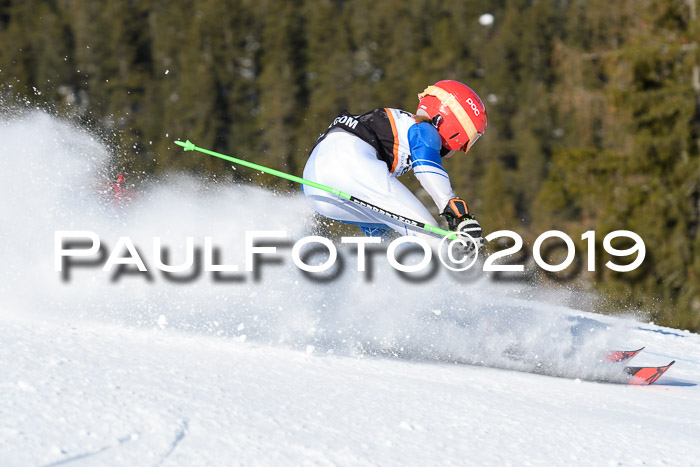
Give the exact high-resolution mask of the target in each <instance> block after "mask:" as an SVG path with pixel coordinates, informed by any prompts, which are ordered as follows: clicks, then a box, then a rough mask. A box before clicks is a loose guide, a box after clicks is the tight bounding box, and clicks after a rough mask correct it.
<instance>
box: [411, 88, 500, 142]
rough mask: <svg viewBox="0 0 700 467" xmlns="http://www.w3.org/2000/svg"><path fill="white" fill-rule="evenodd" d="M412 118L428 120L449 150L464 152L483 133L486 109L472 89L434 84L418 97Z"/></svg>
mask: <svg viewBox="0 0 700 467" xmlns="http://www.w3.org/2000/svg"><path fill="white" fill-rule="evenodd" d="M418 99H420V102H419V103H418V110H417V111H416V115H418V116H424V117H428V118H430V119H431V120H432V122H433V125H435V127H436V128H437V130H438V133H440V139H441V140H442V145H443V146H444V147H445V148H447V149H449V150H450V151H456V150H458V149H461V150H462V151H464V152H467V151H468V150H469V148H471V147H472V145H473V144H474V143H476V140H477V139H479V137H480V136H481V135H483V134H484V131H486V121H487V119H488V118H487V116H486V108H485V107H484V103H483V102H481V99H479V96H477V95H476V93H475V92H474V91H472V89H471V88H470V87H469V86H467V85H464V84H462V83H460V82H459V81H452V80H445V81H438V82H437V83H435V84H434V85H432V86H428V87H427V88H426V89H425V91H423V92H422V93H420V94H418Z"/></svg>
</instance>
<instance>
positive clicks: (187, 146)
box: [175, 140, 456, 239]
mask: <svg viewBox="0 0 700 467" xmlns="http://www.w3.org/2000/svg"><path fill="white" fill-rule="evenodd" d="M175 144H177V145H178V146H182V147H183V148H184V149H185V151H199V152H201V153H204V154H208V155H210V156H214V157H218V158H219V159H224V160H227V161H229V162H233V163H234V164H239V165H243V166H245V167H249V168H251V169H255V170H259V171H260V172H264V173H268V174H270V175H275V176H277V177H280V178H284V179H287V180H291V181H293V182H297V183H301V184H302V185H308V186H311V187H314V188H317V189H319V190H322V191H327V192H328V193H333V194H334V195H336V196H340V197H341V198H344V199H347V200H348V201H351V202H353V203H355V204H357V205H359V206H362V207H364V208H367V209H371V210H372V211H374V212H378V213H379V214H383V215H385V216H387V217H390V218H392V219H394V220H397V221H399V222H402V223H404V224H406V225H408V226H411V227H416V228H419V229H422V230H427V231H428V232H431V233H434V234H437V235H440V236H446V235H447V236H449V237H448V238H450V239H454V238H456V235H455V233H454V232H451V231H449V230H444V229H441V228H439V227H435V226H432V225H429V224H426V223H424V222H420V221H417V220H413V219H410V218H408V217H405V216H402V215H400V214H395V213H393V212H390V211H387V210H386V209H382V208H381V207H379V206H375V205H374V204H372V203H368V202H367V201H364V200H361V199H359V198H356V197H354V196H352V195H349V194H347V193H344V192H342V191H340V190H337V189H335V188H331V187H329V186H326V185H323V184H321V183H316V182H314V181H311V180H306V179H304V178H301V177H297V176H295V175H291V174H288V173H284V172H280V171H279V170H275V169H270V168H268V167H264V166H262V165H258V164H254V163H252V162H248V161H244V160H242V159H236V158H235V157H231V156H227V155H225V154H221V153H218V152H214V151H210V150H209V149H204V148H200V147H197V146H195V145H194V143H192V142H190V140H187V141H185V142H182V141H175Z"/></svg>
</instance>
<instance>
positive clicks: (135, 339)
mask: <svg viewBox="0 0 700 467" xmlns="http://www.w3.org/2000/svg"><path fill="white" fill-rule="evenodd" d="M0 138H2V140H3V141H4V142H5V145H4V147H3V149H2V151H3V152H2V157H1V158H0V177H1V179H0V190H2V192H1V193H0V195H2V198H3V199H11V200H12V202H11V203H4V204H3V205H2V208H0V220H1V221H2V223H3V226H6V227H5V229H4V231H3V232H2V234H1V235H2V240H3V242H2V247H0V248H1V249H0V257H2V258H3V266H4V267H3V269H2V270H1V271H0V297H2V298H0V460H1V462H0V463H1V464H2V465H11V466H14V465H17V466H19V465H80V464H84V465H161V464H163V465H240V464H254V465H273V464H281V465H299V464H319V465H367V464H375V465H436V464H477V465H482V464H488V465H495V464H499V465H502V464H503V465H527V464H556V465H561V464H565V463H571V464H595V465H601V464H610V465H629V464H641V463H645V464H651V465H658V464H662V463H669V464H674V465H692V464H698V463H699V462H700V443H698V439H700V404H699V403H698V402H700V397H699V396H700V389H699V388H698V386H697V381H698V377H697V374H698V368H699V366H700V336H698V335H696V334H692V333H688V332H684V331H679V330H674V329H669V328H663V327H659V326H656V325H653V324H645V323H643V322H641V321H638V320H637V319H635V318H634V317H609V316H602V315H596V314H592V313H587V312H585V311H582V310H580V309H585V308H587V307H588V305H589V304H590V303H592V301H591V300H594V299H595V297H589V296H581V295H579V294H573V295H572V294H569V293H566V292H561V291H552V290H548V289H545V288H543V287H542V286H525V285H519V284H514V283H506V284H503V283H496V282H493V281H492V280H490V279H489V278H483V277H478V278H476V279H475V280H473V281H471V282H468V283H464V284H454V283H453V282H447V283H448V284H450V285H451V286H452V287H451V288H450V290H451V293H449V294H447V293H445V289H446V287H445V284H446V281H452V279H450V278H449V277H444V276H438V277H437V278H435V279H434V280H431V281H428V282H427V283H408V282H405V281H404V280H402V279H400V278H399V277H398V276H397V275H395V274H393V273H392V271H390V270H389V269H388V268H387V267H386V265H384V264H383V263H381V262H380V263H379V264H376V265H375V268H374V280H367V278H366V277H365V276H363V275H361V274H360V273H357V272H353V271H352V270H351V268H347V269H348V270H346V271H345V272H344V274H343V275H341V276H340V277H339V279H337V280H336V281H333V282H329V283H317V282H313V281H310V280H309V279H308V278H306V277H305V276H303V275H302V274H301V273H300V272H299V271H298V270H296V269H295V268H294V267H293V264H291V261H290V260H289V259H288V258H287V259H286V260H284V259H283V260H282V261H281V262H280V264H270V265H266V266H265V267H264V268H263V270H262V273H261V277H259V278H258V279H255V278H253V277H250V276H246V275H244V276H243V280H241V281H230V282H223V283H216V282H215V281H213V280H212V278H211V277H209V276H207V275H202V277H199V278H197V279H196V280H192V281H186V282H182V283H176V282H172V281H169V280H166V279H165V278H164V277H163V276H162V275H161V274H159V273H158V272H157V271H156V272H154V274H152V277H151V279H152V280H150V281H149V280H147V279H145V278H144V277H143V276H139V275H134V274H132V275H125V276H123V277H120V278H119V279H118V280H116V281H113V280H111V276H110V274H106V273H104V272H102V271H101V270H100V268H76V269H75V270H74V271H73V272H72V275H71V280H70V282H65V281H63V280H61V277H60V273H58V272H56V271H54V269H53V266H54V264H53V247H54V244H53V241H54V231H55V230H59V229H78V230H79V229H88V230H93V231H95V232H98V233H99V236H100V238H101V239H102V240H103V241H104V242H105V244H108V245H109V246H110V247H113V246H114V245H115V244H116V242H117V239H118V238H119V237H120V236H125V235H127V236H129V237H130V238H132V239H133V240H134V242H135V243H136V244H137V245H139V246H140V245H145V246H147V247H146V248H144V257H146V258H147V259H146V263H147V264H149V265H152V264H154V263H153V261H152V254H150V253H149V252H148V251H146V250H148V249H149V248H148V245H150V242H151V239H152V237H153V236H155V235H158V236H161V237H162V239H163V244H164V245H168V246H169V247H170V249H171V250H172V258H171V260H172V262H171V263H170V264H178V262H181V261H182V260H183V258H184V256H185V255H184V245H185V237H186V236H194V238H195V241H197V239H200V240H201V239H202V238H203V237H204V236H207V235H209V236H213V237H214V242H215V243H217V244H219V245H221V246H222V251H223V253H222V256H223V258H222V259H223V260H224V261H227V262H233V263H237V264H243V259H242V258H243V251H242V249H241V247H240V246H241V245H243V237H244V233H245V231H246V230H250V229H265V230H268V229H269V230H274V229H279V228H284V229H286V230H288V231H289V232H290V236H292V237H297V238H298V237H299V236H300V235H308V234H309V232H310V229H311V227H310V225H309V223H308V222H307V221H306V219H309V218H311V215H310V212H309V211H308V206H306V204H305V203H304V200H303V199H301V198H300V197H299V196H289V197H283V196H278V195H273V194H271V193H269V192H267V191H265V190H262V189H257V188H252V187H228V186H223V187H217V188H215V189H207V188H205V187H203V186H202V185H201V184H199V183H197V181H196V180H190V179H186V178H178V177H172V176H171V177H169V181H168V183H165V184H159V185H157V186H151V187H150V188H148V189H145V188H144V189H143V190H142V191H141V192H140V199H136V200H134V201H133V202H132V203H131V204H128V205H125V206H121V207H120V206H115V205H114V203H112V202H110V201H107V202H105V200H104V198H103V197H101V196H99V191H100V189H101V188H100V187H104V185H105V183H107V182H108V181H109V180H110V179H111V178H110V177H109V176H108V174H109V172H108V170H107V169H106V168H105V167H107V162H108V159H109V151H108V149H107V148H105V147H104V146H102V145H101V144H99V143H97V142H96V141H95V138H93V137H92V136H91V135H89V134H86V133H84V132H82V131H80V130H78V129H75V128H73V127H71V126H70V125H67V124H65V123H62V122H59V121H57V120H55V119H53V118H50V117H48V116H46V115H43V114H29V115H23V116H14V117H6V118H5V119H1V120H0ZM173 146H174V145H173ZM173 151H179V148H175V147H174V148H173ZM187 157H200V156H190V155H189V154H188V155H187ZM128 183H130V180H129V176H128V175H127V184H128ZM96 193H97V195H96ZM241 199H244V200H245V203H241V202H240V200H241ZM271 203H276V205H278V206H279V207H280V209H278V210H276V211H275V215H274V216H269V215H267V214H266V212H268V211H269V210H267V209H263V207H265V206H269V205H270V204H271ZM576 308H579V309H576ZM642 346H646V348H645V350H644V351H643V352H642V353H641V354H640V355H639V356H638V357H636V359H635V360H634V364H635V365H637V364H639V365H661V364H666V363H668V362H670V361H671V360H676V364H675V365H674V366H673V367H672V368H671V370H670V371H669V372H668V374H667V375H665V376H663V377H662V378H661V379H660V380H659V382H658V383H657V384H655V385H653V386H648V387H639V386H629V385H625V384H617V383H615V382H614V381H621V375H620V372H619V371H618V369H617V368H615V367H614V366H611V365H602V366H601V365H600V364H599V363H598V362H597V359H598V357H599V352H600V351H601V350H604V349H619V348H624V349H636V348H639V347H642ZM504 353H511V354H515V355H517V356H518V357H520V359H519V360H514V359H513V358H512V357H506V356H504ZM538 362H539V363H541V364H545V367H544V368H543V367H542V366H539V367H538V366H537V363H538ZM538 372H540V373H541V372H546V373H547V375H543V374H537V373H538ZM604 381H605V382H604Z"/></svg>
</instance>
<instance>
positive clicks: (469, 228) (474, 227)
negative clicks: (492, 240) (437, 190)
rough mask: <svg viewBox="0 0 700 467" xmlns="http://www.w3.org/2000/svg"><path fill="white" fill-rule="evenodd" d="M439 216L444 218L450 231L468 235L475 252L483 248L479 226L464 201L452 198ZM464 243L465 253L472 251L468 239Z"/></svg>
mask: <svg viewBox="0 0 700 467" xmlns="http://www.w3.org/2000/svg"><path fill="white" fill-rule="evenodd" d="M441 215H442V216H445V219H446V220H447V225H448V226H449V227H450V230H456V231H457V232H463V233H465V234H467V235H469V236H470V237H471V238H473V239H474V242H476V247H477V251H478V250H481V248H482V247H483V246H484V237H483V232H482V229H481V224H479V221H477V220H476V219H474V216H473V215H472V214H469V208H468V207H467V203H465V202H464V200H462V199H460V198H452V199H451V200H450V202H449V203H447V206H446V207H445V210H444V211H443V212H442V214H441ZM465 241H466V242H467V251H470V250H472V249H473V246H474V244H473V243H472V242H471V241H470V240H469V239H468V238H466V239H465Z"/></svg>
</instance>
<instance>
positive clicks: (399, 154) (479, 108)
mask: <svg viewBox="0 0 700 467" xmlns="http://www.w3.org/2000/svg"><path fill="white" fill-rule="evenodd" d="M418 99H419V104H418V110H417V111H416V114H415V115H414V114H412V113H410V112H406V111H404V110H398V109H391V108H379V109H374V110H371V111H369V112H367V113H364V114H362V115H357V116H356V115H351V114H349V113H348V112H347V111H343V112H342V113H341V114H340V115H339V116H338V117H337V118H336V119H335V120H334V121H333V123H331V124H330V126H329V127H328V129H327V130H326V132H325V133H323V134H322V135H321V136H320V137H319V138H318V140H317V141H316V144H315V146H314V148H313V149H312V151H311V155H310V157H309V160H308V162H307V163H306V167H305V168H304V178H306V179H308V180H313V181H315V182H318V183H322V184H324V185H328V186H332V187H334V188H337V189H339V190H341V191H343V192H345V193H348V194H350V195H353V196H355V197H357V198H361V199H363V200H366V201H367V202H369V203H372V204H375V205H376V206H379V207H381V208H383V209H385V210H386V211H390V212H394V213H396V214H400V215H402V216H405V217H408V218H410V219H414V220H418V221H421V222H424V223H426V224H429V225H437V223H436V222H435V219H434V218H433V216H432V215H431V214H430V212H429V211H428V210H427V209H426V208H425V206H423V204H421V202H420V201H419V200H418V198H416V197H415V195H413V193H411V192H410V191H409V190H408V188H406V187H405V186H404V185H403V184H402V183H401V182H399V180H398V179H397V177H399V176H401V175H403V174H404V173H406V172H407V171H408V170H409V169H411V168H412V169H413V173H414V174H415V175H416V178H418V180H419V181H420V183H421V185H422V186H423V188H425V190H426V191H427V192H428V193H429V194H430V196H431V197H432V199H433V201H434V202H435V204H436V205H437V207H438V210H439V212H440V213H441V215H442V216H444V217H445V219H446V220H447V224H448V226H449V228H450V230H457V229H459V230H460V231H462V232H466V233H468V234H469V235H471V237H472V238H474V240H475V241H476V244H477V246H478V248H479V249H480V248H481V246H483V238H482V231H481V226H480V225H479V222H478V221H477V220H476V219H475V218H474V215H473V214H472V213H471V212H470V211H469V208H468V207H467V203H466V202H464V200H462V199H460V198H457V197H456V196H455V195H454V193H453V191H452V186H451V184H450V179H449V177H448V175H447V172H446V171H445V169H444V168H443V166H442V158H443V157H445V158H449V157H451V156H452V155H453V154H454V153H455V152H456V151H463V152H465V153H466V152H467V151H468V150H469V148H471V147H472V146H473V145H474V143H475V142H476V140H477V139H479V137H480V136H481V135H483V134H484V130H486V121H487V116H486V109H485V108H484V104H483V103H482V102H481V99H480V98H479V96H477V95H476V93H475V92H474V91H473V90H472V89H471V88H469V87H468V86H466V85H464V84H462V83H460V82H458V81H451V80H446V81H439V82H437V83H435V84H434V85H432V86H428V88H427V89H426V90H425V91H423V92H422V93H420V94H419V95H418ZM303 190H304V195H305V196H306V197H307V198H309V199H310V200H311V203H312V205H313V207H314V209H315V210H316V211H317V212H318V213H319V214H321V215H323V216H325V217H327V218H329V219H332V220H336V221H339V222H343V223H346V224H354V225H357V226H359V227H360V228H361V229H362V231H363V232H364V233H365V235H367V236H379V237H383V238H389V237H390V236H391V230H394V231H396V232H398V233H399V235H420V231H417V230H411V227H409V226H407V225H406V224H404V223H402V222H400V221H398V220H395V219H393V218H391V217H390V216H386V215H384V214H381V213H377V212H375V211H373V210H371V209H368V208H363V207H361V206H358V205H356V204H354V203H351V202H349V201H347V200H345V199H343V198H339V197H337V196H334V195H332V194H330V193H327V192H324V191H321V190H318V189H316V188H312V187H310V186H305V187H304V188H303Z"/></svg>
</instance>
